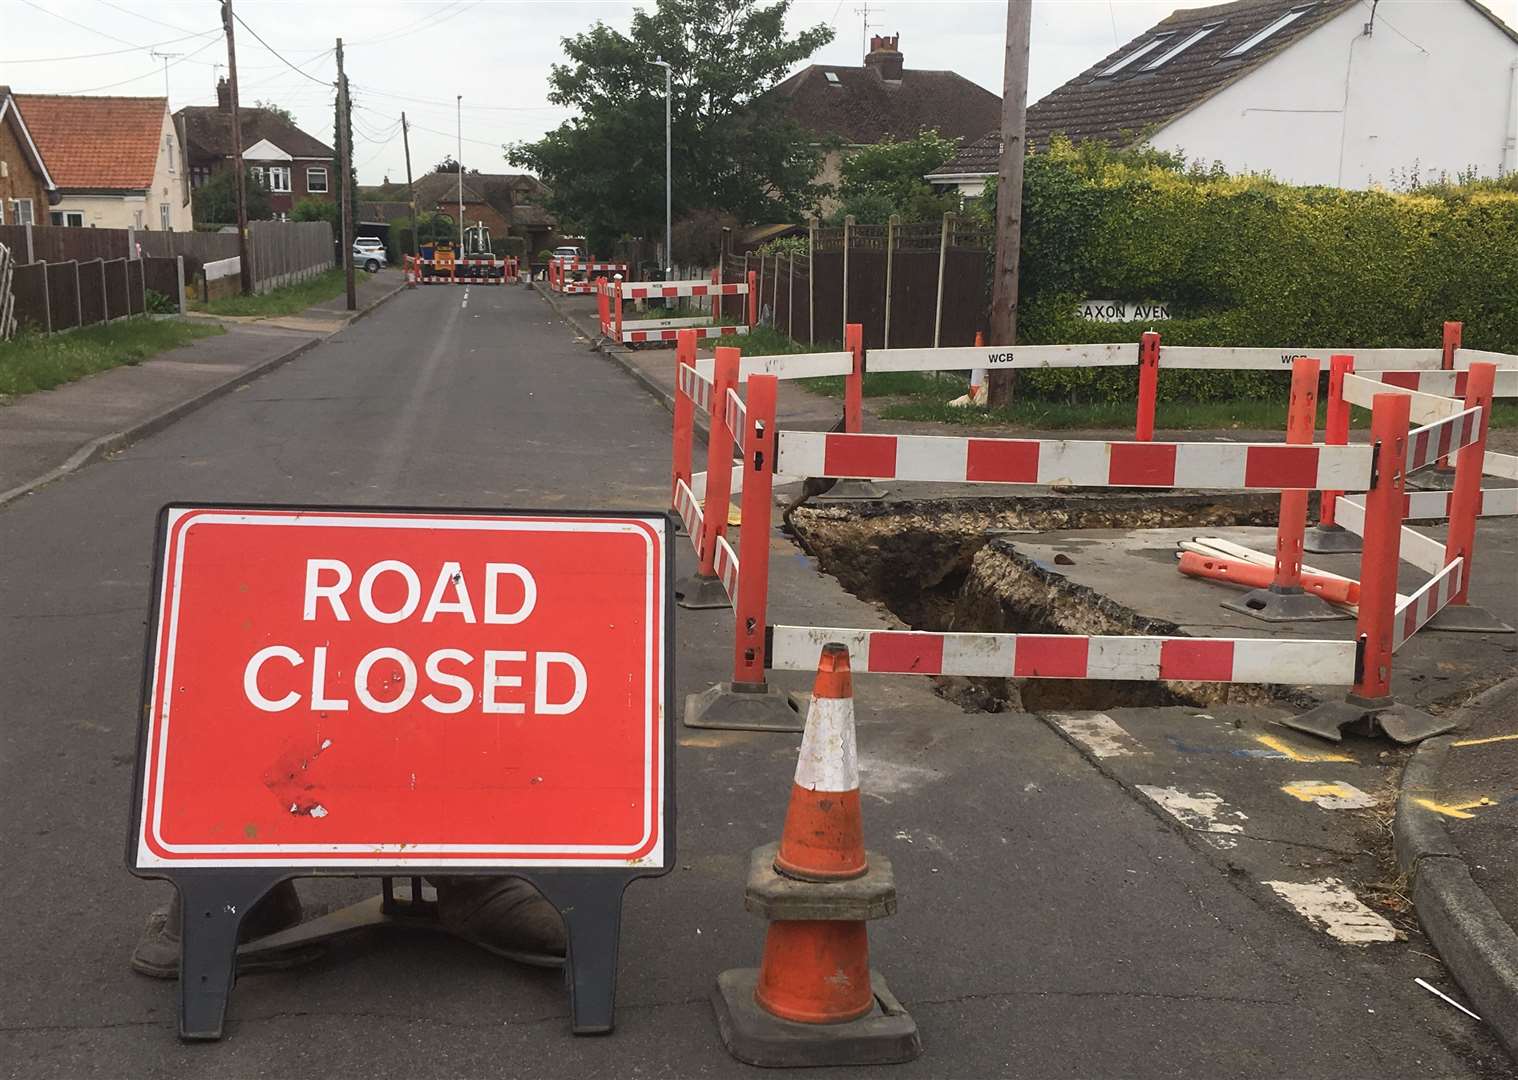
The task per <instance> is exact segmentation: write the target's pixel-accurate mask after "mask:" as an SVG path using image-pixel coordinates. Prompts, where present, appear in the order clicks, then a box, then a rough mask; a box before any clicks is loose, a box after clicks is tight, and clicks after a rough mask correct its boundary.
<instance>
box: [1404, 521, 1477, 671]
mask: <svg viewBox="0 0 1518 1080" xmlns="http://www.w3.org/2000/svg"><path fill="white" fill-rule="evenodd" d="M1404 535H1405V534H1404ZM1464 576H1465V560H1464V559H1456V560H1455V561H1454V562H1452V563H1449V564H1448V565H1447V566H1445V567H1444V568H1443V569H1442V570H1440V571H1439V572H1438V573H1437V574H1435V575H1434V576H1433V577H1432V578H1430V579H1429V580H1428V581H1426V582H1424V584H1423V586H1422V587H1421V588H1420V589H1418V591H1417V592H1415V593H1413V594H1412V595H1411V596H1409V597H1407V598H1406V599H1405V600H1398V601H1397V613H1396V616H1395V617H1394V619H1393V621H1392V652H1396V651H1397V650H1398V649H1400V648H1402V645H1403V643H1405V642H1406V641H1407V640H1408V639H1409V638H1410V637H1412V636H1413V635H1414V634H1416V633H1417V632H1418V631H1419V630H1420V629H1421V628H1422V627H1423V625H1424V624H1425V623H1427V622H1428V621H1429V620H1430V619H1432V618H1433V617H1434V616H1435V615H1437V614H1439V612H1440V611H1441V610H1443V609H1444V607H1445V606H1446V605H1448V604H1449V602H1450V601H1451V600H1452V599H1454V597H1455V594H1456V593H1458V592H1459V591H1460V583H1461V581H1462V580H1463V579H1464Z"/></svg>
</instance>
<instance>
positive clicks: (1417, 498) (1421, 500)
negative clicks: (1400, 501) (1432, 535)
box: [1402, 488, 1518, 521]
mask: <svg viewBox="0 0 1518 1080" xmlns="http://www.w3.org/2000/svg"><path fill="white" fill-rule="evenodd" d="M1453 496H1454V493H1453V492H1449V491H1409V492H1408V493H1407V503H1406V509H1405V510H1404V512H1403V515H1402V516H1403V517H1405V518H1408V519H1410V520H1413V521H1429V520H1432V519H1435V518H1447V517H1449V508H1450V499H1451V498H1453ZM1476 514H1477V516H1478V517H1512V516H1515V515H1518V488H1483V489H1482V491H1481V500H1480V504H1479V506H1478V508H1477V510H1476Z"/></svg>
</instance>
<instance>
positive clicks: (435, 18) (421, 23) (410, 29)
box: [353, 0, 480, 45]
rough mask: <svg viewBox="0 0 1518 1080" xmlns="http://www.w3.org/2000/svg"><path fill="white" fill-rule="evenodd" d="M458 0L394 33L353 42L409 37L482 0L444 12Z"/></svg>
mask: <svg viewBox="0 0 1518 1080" xmlns="http://www.w3.org/2000/svg"><path fill="white" fill-rule="evenodd" d="M458 2H460V0H453V2H452V3H447V4H444V5H443V6H442V8H441V9H439V10H438V11H433V12H430V13H429V14H427V15H424V16H422V17H421V18H420V19H418V20H417V21H416V22H414V23H409V24H407V25H406V26H402V27H399V28H398V29H397V30H395V32H394V33H390V34H386V35H385V36H383V37H377V38H370V39H369V40H367V41H355V42H353V44H354V45H380V44H383V43H384V42H386V41H395V40H396V39H398V38H403V37H408V36H410V35H411V34H414V33H416V32H417V31H418V30H421V29H424V28H425V29H428V30H430V29H432V28H433V27H434V26H437V25H439V24H441V23H445V22H447V21H448V20H449V19H451V18H453V17H454V16H455V15H462V14H464V12H466V11H468V10H469V9H470V8H472V7H478V6H479V3H480V0H474V2H473V3H467V4H464V6H463V7H461V8H459V9H458V10H457V11H452V12H448V14H446V15H445V14H443V12H445V11H447V10H448V9H449V8H451V7H453V5H454V3H458ZM429 19H430V20H432V21H431V22H429V21H428V20H429Z"/></svg>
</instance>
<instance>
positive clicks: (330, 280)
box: [192, 269, 347, 315]
mask: <svg viewBox="0 0 1518 1080" xmlns="http://www.w3.org/2000/svg"><path fill="white" fill-rule="evenodd" d="M346 287H347V285H346V282H345V280H344V278H343V271H342V270H341V269H336V270H328V271H327V272H326V273H325V274H321V275H319V276H317V277H314V278H308V279H306V280H305V281H298V282H296V283H295V284H294V285H286V286H284V287H282V288H279V289H271V290H270V291H269V292H266V293H264V294H263V295H262V296H224V297H222V298H221V299H220V300H212V301H211V302H210V303H208V304H194V305H192V307H193V308H194V310H196V311H203V312H205V313H206V314H208V315H294V314H295V313H296V312H298V311H305V310H306V308H308V307H310V306H311V305H312V304H320V303H321V302H322V301H323V300H331V299H332V298H333V297H334V296H340V295H342V292H343V290H344V289H345V288H346Z"/></svg>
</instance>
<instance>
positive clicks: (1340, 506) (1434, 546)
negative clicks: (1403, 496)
mask: <svg viewBox="0 0 1518 1080" xmlns="http://www.w3.org/2000/svg"><path fill="white" fill-rule="evenodd" d="M1334 511H1335V513H1336V515H1337V521H1338V524H1339V525H1341V526H1343V527H1344V528H1345V529H1347V530H1348V531H1350V532H1352V533H1354V534H1355V535H1356V536H1359V537H1364V536H1365V503H1364V502H1363V501H1361V500H1359V499H1353V498H1350V497H1349V496H1347V495H1340V496H1339V498H1338V499H1337V500H1336V502H1335V503H1334ZM1399 555H1400V556H1401V559H1402V561H1403V562H1405V563H1411V564H1412V565H1413V566H1416V567H1417V568H1418V569H1419V570H1422V571H1423V572H1424V573H1426V574H1437V573H1439V571H1441V570H1443V569H1444V544H1443V543H1442V542H1441V541H1438V540H1435V539H1433V538H1432V537H1428V536H1424V535H1423V534H1422V533H1420V532H1419V531H1418V530H1417V529H1412V528H1409V527H1408V526H1406V525H1404V526H1402V542H1401V550H1400V552H1399Z"/></svg>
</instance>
